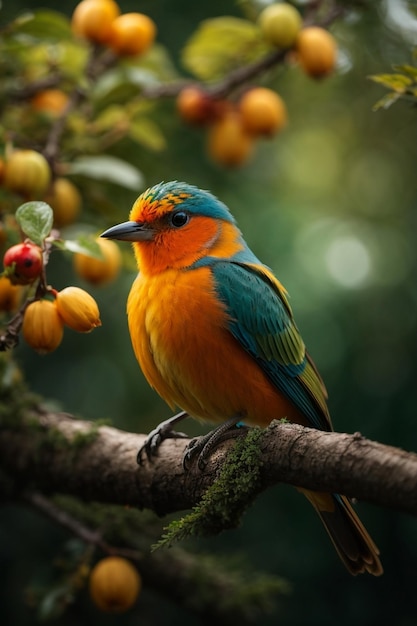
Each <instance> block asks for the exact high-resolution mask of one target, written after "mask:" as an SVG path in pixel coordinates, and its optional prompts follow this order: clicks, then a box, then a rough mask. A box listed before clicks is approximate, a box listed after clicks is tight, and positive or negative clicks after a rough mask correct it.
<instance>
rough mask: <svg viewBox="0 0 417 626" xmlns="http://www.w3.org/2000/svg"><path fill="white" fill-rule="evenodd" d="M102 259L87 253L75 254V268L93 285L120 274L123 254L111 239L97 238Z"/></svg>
mask: <svg viewBox="0 0 417 626" xmlns="http://www.w3.org/2000/svg"><path fill="white" fill-rule="evenodd" d="M97 243H98V245H99V246H100V250H101V254H102V255H103V258H102V259H96V258H94V257H91V256H87V255H86V254H81V253H76V254H74V268H75V271H76V272H77V273H78V275H79V276H81V277H82V278H84V280H87V281H88V282H89V283H92V284H93V285H102V284H104V283H107V282H109V281H111V280H113V279H114V278H116V276H117V275H118V273H119V271H120V267H121V265H122V256H121V254H120V250H119V247H118V245H117V244H116V243H115V242H114V241H111V240H110V239H100V238H98V239H97Z"/></svg>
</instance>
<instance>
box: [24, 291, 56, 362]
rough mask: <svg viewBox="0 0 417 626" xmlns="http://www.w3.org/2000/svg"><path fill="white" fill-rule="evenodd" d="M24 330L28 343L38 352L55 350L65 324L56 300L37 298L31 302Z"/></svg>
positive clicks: (26, 312)
mask: <svg viewBox="0 0 417 626" xmlns="http://www.w3.org/2000/svg"><path fill="white" fill-rule="evenodd" d="M22 332H23V337H24V338H25V341H26V343H28V344H29V345H30V347H31V348H33V349H34V350H36V351H37V352H40V353H41V354H45V353H47V352H53V350H55V349H56V348H57V347H58V346H59V344H60V343H61V341H62V337H63V335H64V324H63V322H62V320H61V318H60V316H59V314H58V310H57V308H56V306H55V302H51V301H50V300H36V301H35V302H32V303H31V304H29V305H28V307H27V308H26V311H25V314H24V317H23V326H22Z"/></svg>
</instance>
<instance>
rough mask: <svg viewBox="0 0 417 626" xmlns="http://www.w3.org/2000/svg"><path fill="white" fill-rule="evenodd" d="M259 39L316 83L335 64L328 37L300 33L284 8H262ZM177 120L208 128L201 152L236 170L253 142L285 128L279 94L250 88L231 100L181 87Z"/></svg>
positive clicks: (295, 16)
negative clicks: (205, 143)
mask: <svg viewBox="0 0 417 626" xmlns="http://www.w3.org/2000/svg"><path fill="white" fill-rule="evenodd" d="M258 25H259V29H260V32H261V34H262V37H263V38H264V39H265V40H266V41H267V42H268V43H269V44H271V45H272V46H274V47H276V48H277V49H279V50H282V51H284V52H286V51H288V54H287V58H288V59H296V60H297V62H298V63H299V65H300V66H301V68H302V69H303V70H304V71H305V73H306V74H307V75H309V76H311V77H314V78H322V77H324V76H326V75H328V74H330V73H331V72H332V70H333V69H334V67H335V64H336V55H337V47H336V42H335V39H334V38H333V36H332V35H331V34H330V33H329V32H328V31H327V30H325V29H324V28H321V27H318V26H306V27H303V24H302V18H301V15H300V13H299V12H298V10H297V9H296V8H295V7H294V6H292V5H291V4H289V3H287V2H282V3H273V4H270V5H268V6H267V7H266V8H265V9H263V11H262V12H261V13H260V15H259V17H258ZM177 110H178V112H179V115H180V116H181V118H182V119H183V120H184V121H185V122H187V123H189V124H194V125H200V126H203V125H206V126H208V137H207V139H208V143H207V151H208V154H209V156H210V157H211V158H212V160H213V161H215V162H216V163H219V164H220V165H224V166H230V167H233V166H238V165H241V164H243V163H245V162H246V161H247V159H248V158H249V157H250V155H251V153H252V151H253V147H254V140H255V139H257V138H259V137H272V136H273V135H275V134H276V133H278V132H279V131H281V130H282V129H283V128H284V127H285V125H286V124H287V118H288V116H287V109H286V105H285V102H284V101H283V99H282V98H281V96H280V95H279V94H277V93H276V92H274V91H273V90H271V89H268V88H265V87H259V86H256V87H252V88H249V89H247V90H246V91H245V92H244V93H243V94H239V96H238V98H237V100H235V101H233V102H232V101H230V100H225V99H224V98H219V97H217V96H216V93H215V90H213V91H211V92H210V91H209V90H207V89H204V88H203V87H200V86H199V85H190V86H187V87H184V88H183V89H182V90H181V92H180V93H179V95H178V97H177Z"/></svg>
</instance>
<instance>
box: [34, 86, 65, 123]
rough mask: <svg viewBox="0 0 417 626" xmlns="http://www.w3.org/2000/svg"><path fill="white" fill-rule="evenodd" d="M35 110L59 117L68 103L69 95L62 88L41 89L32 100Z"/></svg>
mask: <svg viewBox="0 0 417 626" xmlns="http://www.w3.org/2000/svg"><path fill="white" fill-rule="evenodd" d="M30 103H31V105H32V108H33V109H35V111H39V112H41V113H46V114H48V115H50V116H51V117H58V115H60V114H61V113H62V112H63V111H64V110H65V108H66V107H67V105H68V96H67V94H66V93H64V92H63V91H61V90H60V89H45V90H44V91H39V92H38V93H37V94H36V96H34V97H33V98H32V99H31V101H30Z"/></svg>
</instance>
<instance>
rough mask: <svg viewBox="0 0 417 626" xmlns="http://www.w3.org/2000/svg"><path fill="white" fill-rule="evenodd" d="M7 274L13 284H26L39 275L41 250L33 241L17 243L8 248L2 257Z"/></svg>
mask: <svg viewBox="0 0 417 626" xmlns="http://www.w3.org/2000/svg"><path fill="white" fill-rule="evenodd" d="M3 265H4V267H5V268H10V270H9V271H8V272H7V276H8V278H9V279H10V281H11V282H12V283H14V284H15V285H28V284H29V283H33V282H34V281H35V280H36V279H37V278H38V276H40V274H41V272H42V267H43V257H42V250H41V248H40V247H39V246H36V245H35V244H34V243H27V242H25V243H18V244H16V245H15V246H12V247H11V248H9V249H8V250H6V253H5V255H4V258H3Z"/></svg>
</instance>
